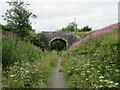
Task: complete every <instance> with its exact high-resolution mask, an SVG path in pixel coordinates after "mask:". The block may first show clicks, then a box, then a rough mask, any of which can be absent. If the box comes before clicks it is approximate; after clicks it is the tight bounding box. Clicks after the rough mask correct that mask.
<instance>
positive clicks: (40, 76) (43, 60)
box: [2, 35, 57, 88]
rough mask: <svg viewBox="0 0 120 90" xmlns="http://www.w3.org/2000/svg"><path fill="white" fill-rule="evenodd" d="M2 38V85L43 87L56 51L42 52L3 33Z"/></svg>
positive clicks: (54, 63)
mask: <svg viewBox="0 0 120 90" xmlns="http://www.w3.org/2000/svg"><path fill="white" fill-rule="evenodd" d="M2 40H3V43H2V46H3V49H2V54H3V55H2V63H3V73H2V80H3V87H4V88H45V87H46V84H47V80H48V77H49V75H50V74H51V71H52V70H53V68H54V67H55V66H56V60H57V55H56V52H48V51H44V52H43V51H41V50H40V49H39V48H37V47H35V46H34V45H32V44H31V43H29V42H24V41H21V40H20V39H19V38H18V37H16V38H10V37H8V36H5V35H3V39H2Z"/></svg>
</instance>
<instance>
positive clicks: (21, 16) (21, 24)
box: [3, 0, 36, 38]
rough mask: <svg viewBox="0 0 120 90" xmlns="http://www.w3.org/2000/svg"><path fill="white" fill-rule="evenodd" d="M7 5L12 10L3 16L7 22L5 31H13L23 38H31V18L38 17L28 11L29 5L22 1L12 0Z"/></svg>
mask: <svg viewBox="0 0 120 90" xmlns="http://www.w3.org/2000/svg"><path fill="white" fill-rule="evenodd" d="M7 3H8V4H9V6H11V8H10V9H9V10H7V11H6V13H5V14H4V15H3V17H4V20H6V21H7V25H5V26H4V27H3V29H5V30H11V31H13V32H14V33H16V34H17V35H18V36H19V37H22V38H25V37H27V36H29V32H30V31H31V30H32V26H31V22H30V17H33V18H35V17H36V15H34V14H33V13H32V12H30V10H29V9H27V6H28V5H29V4H28V3H25V2H23V1H21V0H17V1H13V0H12V1H10V2H7Z"/></svg>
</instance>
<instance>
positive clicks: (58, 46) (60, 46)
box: [51, 40, 66, 51]
mask: <svg viewBox="0 0 120 90" xmlns="http://www.w3.org/2000/svg"><path fill="white" fill-rule="evenodd" d="M51 49H52V50H57V51H61V50H65V49H66V43H65V41H63V40H55V41H53V42H52V43H51Z"/></svg>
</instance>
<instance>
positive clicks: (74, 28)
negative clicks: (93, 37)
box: [58, 22, 78, 32]
mask: <svg viewBox="0 0 120 90" xmlns="http://www.w3.org/2000/svg"><path fill="white" fill-rule="evenodd" d="M77 29H78V28H77V24H76V23H75V22H71V23H69V24H68V25H67V27H63V28H62V29H59V30H58V31H69V32H74V31H77Z"/></svg>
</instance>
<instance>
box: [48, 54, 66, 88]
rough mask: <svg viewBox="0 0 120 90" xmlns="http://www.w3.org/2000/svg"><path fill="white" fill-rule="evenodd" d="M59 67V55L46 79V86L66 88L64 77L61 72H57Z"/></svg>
mask: <svg viewBox="0 0 120 90" xmlns="http://www.w3.org/2000/svg"><path fill="white" fill-rule="evenodd" d="M61 68H62V66H61V57H60V56H58V63H57V67H56V68H55V69H54V70H53V72H52V74H51V75H50V77H49V79H48V85H47V88H67V83H66V79H65V77H64V76H63V74H62V73H61V72H59V70H60V69H61Z"/></svg>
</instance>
